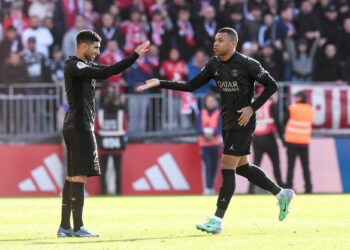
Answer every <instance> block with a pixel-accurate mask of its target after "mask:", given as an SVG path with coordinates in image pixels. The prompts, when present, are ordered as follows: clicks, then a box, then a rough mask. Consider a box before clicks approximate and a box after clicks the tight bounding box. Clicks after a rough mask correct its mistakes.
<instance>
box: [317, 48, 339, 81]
mask: <svg viewBox="0 0 350 250" xmlns="http://www.w3.org/2000/svg"><path fill="white" fill-rule="evenodd" d="M316 61H317V63H316V74H315V75H316V76H315V81H329V82H331V81H341V78H342V76H341V68H340V64H339V58H338V56H337V48H336V47H335V45H334V44H327V45H326V46H324V47H322V48H321V49H320V51H319V52H318V53H317V60H316Z"/></svg>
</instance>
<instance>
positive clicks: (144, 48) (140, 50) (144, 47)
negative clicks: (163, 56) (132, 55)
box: [135, 41, 150, 56]
mask: <svg viewBox="0 0 350 250" xmlns="http://www.w3.org/2000/svg"><path fill="white" fill-rule="evenodd" d="M149 45H150V42H149V41H147V42H144V43H143V44H141V45H139V46H137V48H136V49H135V52H136V53H137V54H138V55H139V56H143V54H145V53H146V52H147V51H148V50H149Z"/></svg>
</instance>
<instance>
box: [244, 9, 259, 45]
mask: <svg viewBox="0 0 350 250" xmlns="http://www.w3.org/2000/svg"><path fill="white" fill-rule="evenodd" d="M250 14H251V18H250V19H246V20H244V21H243V26H244V31H245V32H246V35H245V39H247V40H249V41H258V34H259V29H260V26H261V25H262V17H261V6H260V5H257V4H253V5H252V6H251V9H250Z"/></svg>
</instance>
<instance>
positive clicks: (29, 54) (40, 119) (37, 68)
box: [20, 37, 47, 132]
mask: <svg viewBox="0 0 350 250" xmlns="http://www.w3.org/2000/svg"><path fill="white" fill-rule="evenodd" d="M36 47H37V46H36V38H35V37H29V38H28V40H27V45H26V49H25V50H23V51H22V52H21V54H20V55H21V58H22V60H23V62H24V64H25V66H26V68H27V74H28V80H29V81H28V82H30V83H42V82H46V78H45V76H47V71H46V70H47V69H46V62H45V56H44V55H43V54H42V53H40V52H39V51H37V49H36ZM45 93H46V88H43V87H33V88H31V85H28V86H27V88H26V94H27V95H44V94H45ZM27 108H28V120H27V121H28V123H27V126H28V130H29V131H30V132H34V131H40V132H46V130H47V123H46V117H45V114H46V102H45V101H41V102H40V103H39V105H34V101H33V100H29V102H28V106H27Z"/></svg>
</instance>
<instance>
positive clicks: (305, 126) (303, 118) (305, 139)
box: [285, 94, 315, 144]
mask: <svg viewBox="0 0 350 250" xmlns="http://www.w3.org/2000/svg"><path fill="white" fill-rule="evenodd" d="M299 95H300V94H299ZM299 95H296V96H297V97H298V96H299ZM288 109H289V120H288V122H287V125H286V131H285V140H286V142H289V143H295V144H309V143H310V140H311V130H312V122H313V120H314V117H315V110H314V108H313V107H312V106H311V105H310V104H307V103H303V102H298V103H296V104H293V105H291V106H289V108H288Z"/></svg>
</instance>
